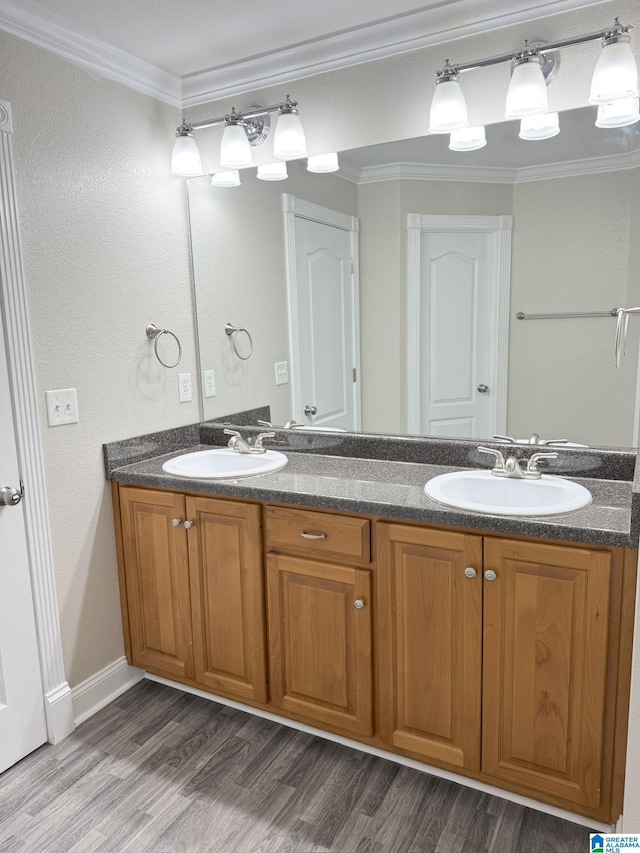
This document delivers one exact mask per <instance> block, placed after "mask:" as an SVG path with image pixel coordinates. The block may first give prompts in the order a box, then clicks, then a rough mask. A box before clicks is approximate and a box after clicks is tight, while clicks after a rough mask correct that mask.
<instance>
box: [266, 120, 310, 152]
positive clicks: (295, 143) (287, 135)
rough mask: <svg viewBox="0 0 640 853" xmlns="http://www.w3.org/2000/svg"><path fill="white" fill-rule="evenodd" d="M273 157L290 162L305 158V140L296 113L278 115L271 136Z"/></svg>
mask: <svg viewBox="0 0 640 853" xmlns="http://www.w3.org/2000/svg"><path fill="white" fill-rule="evenodd" d="M273 156H274V157H278V158H279V159H280V160H292V159H295V158H297V157H306V156H307V140H306V139H305V135H304V130H303V128H302V122H301V121H300V117H299V116H298V115H297V114H296V113H280V115H279V116H278V123H277V124H276V131H275V133H274V135H273Z"/></svg>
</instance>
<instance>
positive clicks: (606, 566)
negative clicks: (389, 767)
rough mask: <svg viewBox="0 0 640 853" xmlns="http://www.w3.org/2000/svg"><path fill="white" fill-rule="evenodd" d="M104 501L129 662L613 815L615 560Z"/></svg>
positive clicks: (626, 586) (622, 743) (618, 727)
mask: <svg viewBox="0 0 640 853" xmlns="http://www.w3.org/2000/svg"><path fill="white" fill-rule="evenodd" d="M114 499H115V506H116V519H117V521H118V536H117V542H118V550H119V567H120V580H121V592H122V611H123V625H124V630H125V642H126V645H127V656H128V658H129V660H130V662H131V663H133V664H135V665H136V666H139V667H141V668H143V669H145V670H148V671H149V672H151V673H155V674H157V675H162V676H165V677H167V678H170V679H173V680H176V681H182V682H184V683H186V684H192V685H194V686H197V687H200V688H202V689H205V690H209V691H211V692H212V693H216V694H219V695H222V696H228V697H230V698H235V699H239V700H240V701H246V702H247V703H248V704H254V705H258V706H260V707H263V708H265V709H267V710H272V711H274V710H275V711H276V712H277V711H278V710H280V711H282V712H283V714H284V715H286V716H289V717H294V718H296V719H299V720H300V721H302V722H307V723H309V724H311V725H316V726H318V727H319V728H322V729H326V730H329V731H335V732H336V733H338V734H344V735H347V736H348V735H351V736H352V737H354V738H359V739H361V740H362V741H364V742H366V743H369V744H371V745H374V746H379V747H385V746H386V747H387V748H388V749H389V750H390V751H392V752H399V753H402V754H403V755H408V756H410V757H414V758H417V759H421V760H424V761H425V762H427V763H433V764H434V765H437V766H440V767H443V768H445V769H447V768H448V769H450V770H454V771H456V770H457V771H459V772H460V773H462V774H464V775H467V776H470V777H473V778H475V779H479V780H481V781H484V782H486V783H489V784H492V785H495V786H497V787H501V788H506V789H509V790H512V791H515V792H517V793H520V794H523V795H525V796H530V797H533V798H536V799H538V800H541V801H543V802H547V803H550V804H552V805H554V806H557V807H559V808H563V809H567V810H569V811H574V812H578V813H580V814H583V815H587V816H590V817H592V818H596V819H598V820H602V821H604V822H609V823H611V822H615V821H616V820H617V818H618V816H619V814H620V812H621V810H622V796H623V787H624V760H625V749H626V729H627V718H628V696H629V680H630V659H631V648H632V637H633V611H634V599H635V596H634V591H635V578H636V564H637V554H636V553H635V552H632V551H629V550H625V549H623V548H615V547H610V548H609V547H598V546H593V547H591V546H583V545H578V544H557V543H555V542H551V541H532V540H526V539H515V538H508V537H500V536H492V535H488V536H483V535H480V534H478V533H475V532H472V531H470V532H466V531H459V530H452V529H437V528H433V527H427V526H424V525H419V524H411V523H405V522H395V521H389V520H384V519H381V520H377V521H375V522H374V520H373V519H370V518H366V517H362V516H349V515H341V514H339V513H330V512H322V511H316V510H307V509H298V508H294V507H280V506H270V505H266V506H265V505H260V504H255V503H246V502H243V501H235V500H227V499H218V498H209V497H204V496H200V495H189V494H180V493H172V492H169V491H163V490H155V489H145V488H138V487H134V486H125V485H119V486H118V485H116V486H115V487H114ZM263 519H264V529H263ZM374 524H375V539H374V541H375V551H374V550H373V548H372V533H373V532H374V531H373V530H372V525H374ZM263 554H264V555H265V557H264V559H263ZM265 566H266V571H265ZM374 579H375V583H374ZM374 599H375V600H374ZM374 626H375V629H376V630H375V637H374V634H373V628H374ZM267 628H268V631H267ZM267 636H268V640H267ZM374 660H376V661H377V668H376V670H375V674H376V678H375V684H376V689H375V703H374V671H373V662H374ZM374 709H375V713H374Z"/></svg>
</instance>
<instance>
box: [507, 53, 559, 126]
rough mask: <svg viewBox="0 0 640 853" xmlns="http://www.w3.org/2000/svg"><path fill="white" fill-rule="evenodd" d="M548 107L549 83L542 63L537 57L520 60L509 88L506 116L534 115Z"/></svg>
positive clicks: (543, 111)
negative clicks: (546, 80)
mask: <svg viewBox="0 0 640 853" xmlns="http://www.w3.org/2000/svg"><path fill="white" fill-rule="evenodd" d="M548 109H549V102H548V99H547V84H546V83H545V79H544V74H543V73H542V68H541V66H540V63H539V62H538V60H537V59H535V58H532V59H528V60H527V61H525V62H520V63H519V64H518V65H516V67H515V68H514V69H513V74H512V75H511V81H510V83H509V88H508V89H507V104H506V109H505V113H504V115H505V118H522V117H523V116H532V115H536V114H538V113H546V111H547V110H548Z"/></svg>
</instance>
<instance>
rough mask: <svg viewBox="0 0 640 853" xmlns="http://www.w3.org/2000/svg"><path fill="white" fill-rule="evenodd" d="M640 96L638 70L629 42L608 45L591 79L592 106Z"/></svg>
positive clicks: (590, 97)
mask: <svg viewBox="0 0 640 853" xmlns="http://www.w3.org/2000/svg"><path fill="white" fill-rule="evenodd" d="M637 95H638V68H637V66H636V60H635V57H634V55H633V51H632V49H631V44H630V43H629V42H628V41H616V42H612V43H611V44H606V45H605V46H604V47H603V48H602V50H601V51H600V56H599V57H598V61H597V63H596V67H595V69H594V72H593V77H592V78H591V95H590V96H589V103H590V104H608V103H610V102H611V101H617V100H618V99H619V98H635V97H637Z"/></svg>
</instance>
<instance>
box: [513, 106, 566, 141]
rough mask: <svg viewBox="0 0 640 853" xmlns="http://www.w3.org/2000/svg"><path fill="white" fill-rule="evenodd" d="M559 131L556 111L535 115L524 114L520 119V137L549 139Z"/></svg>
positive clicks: (558, 119)
mask: <svg viewBox="0 0 640 853" xmlns="http://www.w3.org/2000/svg"><path fill="white" fill-rule="evenodd" d="M559 133H560V118H559V116H558V113H543V114H542V115H536V116H525V117H524V118H523V119H521V120H520V133H519V134H518V136H519V137H520V139H531V140H536V139H551V137H552V136H557V135H558V134H559Z"/></svg>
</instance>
